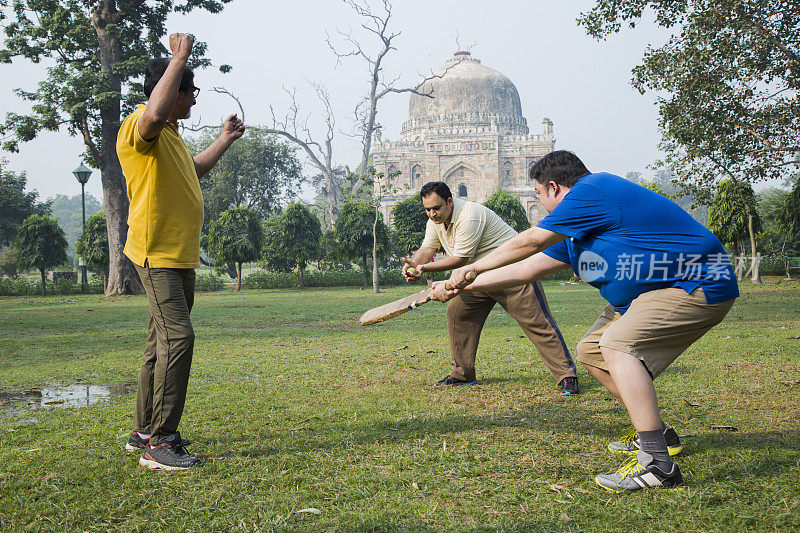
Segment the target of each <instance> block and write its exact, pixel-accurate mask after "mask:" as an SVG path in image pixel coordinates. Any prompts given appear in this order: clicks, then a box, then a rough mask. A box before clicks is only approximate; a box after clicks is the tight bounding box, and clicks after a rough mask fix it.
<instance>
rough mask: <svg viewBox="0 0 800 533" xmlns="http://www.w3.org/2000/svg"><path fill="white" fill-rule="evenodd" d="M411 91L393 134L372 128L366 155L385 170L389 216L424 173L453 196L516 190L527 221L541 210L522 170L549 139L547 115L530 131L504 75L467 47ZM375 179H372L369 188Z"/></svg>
mask: <svg viewBox="0 0 800 533" xmlns="http://www.w3.org/2000/svg"><path fill="white" fill-rule="evenodd" d="M434 76H435V77H434V78H432V79H430V80H428V81H426V82H425V84H423V85H422V87H420V92H422V93H423V94H431V95H432V96H433V98H430V97H428V96H422V95H417V94H412V95H411V99H410V102H409V117H408V121H406V122H405V123H404V124H403V128H402V131H401V139H400V140H399V141H388V140H384V139H382V138H381V136H380V134H377V135H376V136H375V142H374V144H373V146H374V148H373V150H372V163H373V165H374V167H375V170H376V171H378V172H381V173H383V175H384V176H387V177H388V176H390V175H392V174H395V173H397V172H399V175H397V176H396V177H395V178H394V179H392V180H391V182H390V183H389V185H390V188H391V189H392V190H393V192H392V193H391V194H388V195H387V194H385V193H384V194H383V197H382V199H381V211H382V213H383V215H384V220H386V221H390V220H391V210H392V207H394V205H395V204H396V203H397V202H398V201H401V200H404V199H406V198H408V197H410V196H412V195H414V194H417V193H418V192H419V189H420V187H421V186H422V185H423V184H425V183H427V182H429V181H444V182H445V183H447V185H448V186H449V187H450V189H451V190H452V192H453V196H455V197H458V198H463V199H465V200H470V201H473V202H483V201H484V200H485V199H486V198H487V197H489V196H490V195H491V194H492V193H493V192H494V191H495V190H497V189H498V188H503V189H508V190H509V191H511V192H513V193H514V194H515V195H517V196H518V197H519V199H520V201H521V202H522V205H523V206H524V207H525V210H526V212H527V214H528V219H529V220H530V221H531V223H535V222H537V221H539V220H541V218H542V217H544V215H545V214H546V212H545V211H544V208H542V206H541V205H540V204H539V202H538V200H537V199H536V194H535V191H534V189H533V185H532V184H531V183H530V180H529V179H528V177H527V176H528V170H529V169H530V167H531V166H532V165H533V164H534V163H535V162H536V161H538V160H539V159H540V158H541V157H542V156H543V155H545V154H547V153H549V152H551V151H552V150H553V146H554V143H555V139H554V137H553V123H552V122H551V121H550V119H547V118H545V119H544V120H543V121H542V133H540V134H530V133H529V130H528V125H527V120H526V119H525V117H524V116H522V105H521V103H520V98H519V93H518V92H517V88H516V87H515V86H514V84H513V83H512V82H511V80H509V79H508V78H507V77H506V76H504V75H502V74H500V73H499V72H497V71H495V70H492V69H490V68H489V67H486V66H485V65H482V64H481V62H480V61H479V60H477V59H475V58H473V57H471V56H470V54H469V52H456V54H455V55H454V56H453V58H452V59H450V60H448V61H447V62H446V63H445V64H444V65H443V66H442V67H441V68H440V69H439V70H437V71H436V72H435V73H434ZM386 185H387V183H386V181H385V180H384V182H383V183H381V184H379V183H376V184H375V188H376V190H375V193H376V195H377V194H378V192H379V187H381V186H384V187H385V186H386Z"/></svg>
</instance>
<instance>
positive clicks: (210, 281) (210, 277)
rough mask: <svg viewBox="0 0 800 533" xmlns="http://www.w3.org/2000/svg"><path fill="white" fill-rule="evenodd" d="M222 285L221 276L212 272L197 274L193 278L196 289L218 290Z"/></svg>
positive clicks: (204, 290)
mask: <svg viewBox="0 0 800 533" xmlns="http://www.w3.org/2000/svg"><path fill="white" fill-rule="evenodd" d="M223 287H224V282H223V281H222V278H221V277H219V276H217V275H214V274H198V276H197V277H196V278H195V280H194V288H195V290H198V291H203V292H209V291H219V290H222V288H223Z"/></svg>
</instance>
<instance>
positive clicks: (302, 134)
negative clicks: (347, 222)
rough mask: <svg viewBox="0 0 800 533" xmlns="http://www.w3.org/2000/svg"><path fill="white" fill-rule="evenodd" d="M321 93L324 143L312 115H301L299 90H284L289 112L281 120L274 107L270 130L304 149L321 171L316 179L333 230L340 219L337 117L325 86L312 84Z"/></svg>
mask: <svg viewBox="0 0 800 533" xmlns="http://www.w3.org/2000/svg"><path fill="white" fill-rule="evenodd" d="M309 83H310V84H311V86H312V87H313V88H314V91H315V92H316V93H317V98H319V100H320V102H321V103H322V107H323V113H322V116H323V120H324V122H325V134H324V138H323V140H322V142H318V141H316V140H314V137H313V136H312V134H311V129H310V128H309V126H308V120H309V118H310V117H309V116H305V117H302V116H300V106H299V104H298V103H297V94H296V93H297V91H296V89H292V90H291V91H290V90H288V89H285V88H284V90H285V91H286V93H287V94H288V95H289V98H290V102H291V103H290V104H289V110H288V111H287V112H286V115H285V116H284V117H283V119H278V118H277V116H276V115H275V110H274V109H273V107H272V106H271V105H270V106H269V109H270V112H271V113H272V128H271V129H269V130H267V131H270V132H272V133H275V134H277V135H281V136H283V137H285V138H287V139H289V140H290V141H292V142H293V143H294V144H296V145H297V146H299V147H300V148H302V149H303V151H304V152H305V154H306V156H307V157H308V160H309V161H310V162H311V164H312V165H314V167H316V168H317V170H319V175H318V176H319V179H318V180H316V181H317V183H318V186H319V190H320V192H322V194H323V195H324V196H325V199H326V200H327V203H328V205H327V209H326V211H327V213H326V214H327V217H326V218H327V220H328V221H330V225H331V227H332V226H333V223H334V222H336V218H337V217H338V216H339V198H340V190H339V189H340V184H339V183H338V180H337V179H336V177H337V176H336V170H337V169H336V168H334V165H333V136H334V133H335V130H336V118H335V116H334V114H333V109H332V108H331V102H330V94H329V93H328V89H327V87H325V86H324V85H323V84H321V83H315V82H309Z"/></svg>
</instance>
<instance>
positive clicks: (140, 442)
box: [125, 431, 192, 452]
mask: <svg viewBox="0 0 800 533" xmlns="http://www.w3.org/2000/svg"><path fill="white" fill-rule="evenodd" d="M148 442H150V439H143V438H142V437H140V436H139V433H137V432H136V431H131V434H130V435H129V436H128V442H126V443H125V450H126V451H129V452H138V451H139V450H143V449H145V448H146V447H147V443H148ZM191 443H192V441H190V440H189V439H181V446H184V447H185V446H188V445H190V444H191Z"/></svg>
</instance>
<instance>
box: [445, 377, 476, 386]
mask: <svg viewBox="0 0 800 533" xmlns="http://www.w3.org/2000/svg"><path fill="white" fill-rule="evenodd" d="M477 383H478V380H477V379H473V380H472V381H468V380H466V379H458V378H454V377H453V376H450V375H447V376H445V377H444V378H442V379H440V380H439V381H437V382H436V384H435V385H434V387H458V386H459V385H476V384H477Z"/></svg>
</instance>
